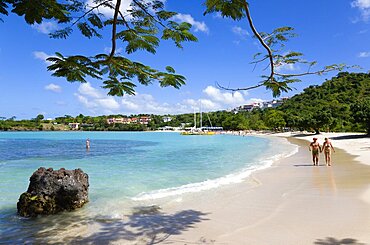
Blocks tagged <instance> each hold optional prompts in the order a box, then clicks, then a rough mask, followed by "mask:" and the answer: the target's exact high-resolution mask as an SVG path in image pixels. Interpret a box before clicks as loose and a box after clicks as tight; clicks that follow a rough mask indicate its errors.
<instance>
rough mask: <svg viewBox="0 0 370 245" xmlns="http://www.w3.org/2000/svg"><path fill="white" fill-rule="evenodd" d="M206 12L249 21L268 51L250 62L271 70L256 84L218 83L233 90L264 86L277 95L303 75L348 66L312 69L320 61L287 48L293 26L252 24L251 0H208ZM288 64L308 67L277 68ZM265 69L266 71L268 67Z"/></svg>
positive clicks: (338, 65)
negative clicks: (295, 70) (264, 28)
mask: <svg viewBox="0 0 370 245" xmlns="http://www.w3.org/2000/svg"><path fill="white" fill-rule="evenodd" d="M205 6H206V11H205V12H204V14H209V13H215V12H216V13H219V14H221V16H222V17H224V18H231V19H233V20H235V21H241V20H243V19H246V20H247V23H248V26H249V29H250V30H251V31H252V33H253V36H254V37H255V38H256V39H257V40H258V42H259V44H260V45H261V46H262V47H263V49H264V50H265V52H258V53H256V54H255V55H254V61H253V62H251V63H252V64H254V66H255V67H256V66H257V65H258V64H262V65H264V67H265V66H266V63H267V68H268V70H269V72H268V73H267V74H263V75H261V81H260V82H258V83H255V85H253V86H248V87H243V88H229V87H224V86H222V85H221V84H219V83H217V85H218V87H220V88H222V89H225V90H231V91H239V90H250V89H255V88H258V87H262V86H264V87H265V88H266V89H267V90H271V92H272V95H273V96H274V97H278V96H280V95H281V94H282V93H283V92H288V91H290V90H292V87H291V84H292V83H296V82H300V81H301V80H300V78H301V77H302V76H306V75H313V74H316V75H322V74H326V73H328V72H330V71H342V70H343V69H346V68H349V66H347V65H345V64H333V65H328V66H325V67H323V68H321V69H318V70H314V71H313V70H312V68H313V67H314V66H315V65H316V64H317V61H307V60H305V59H304V58H303V53H301V52H297V51H287V50H286V49H284V48H285V45H286V43H287V42H288V41H289V40H290V39H291V38H293V37H295V36H296V34H295V33H294V32H293V31H294V28H292V27H289V26H284V27H278V28H276V29H274V30H273V31H271V32H269V33H268V32H261V31H258V30H257V28H256V26H255V24H254V23H253V19H252V14H251V10H250V4H249V1H246V0H206V2H205ZM286 65H299V66H300V67H302V68H303V67H306V68H305V69H306V70H305V71H304V72H302V73H295V74H285V73H281V72H280V71H279V69H278V68H281V67H284V66H286ZM267 68H265V70H266V69H267Z"/></svg>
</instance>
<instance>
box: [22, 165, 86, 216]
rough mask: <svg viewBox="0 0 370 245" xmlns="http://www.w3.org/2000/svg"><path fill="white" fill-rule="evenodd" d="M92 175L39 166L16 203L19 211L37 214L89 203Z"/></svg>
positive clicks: (32, 214) (28, 214) (73, 208)
mask: <svg viewBox="0 0 370 245" xmlns="http://www.w3.org/2000/svg"><path fill="white" fill-rule="evenodd" d="M88 188H89V177H88V175H87V174H86V173H84V172H83V171H82V170H81V169H75V170H65V169H64V168H61V169H59V170H53V169H52V168H49V169H46V168H39V169H38V170H37V171H35V172H34V173H33V174H32V176H31V178H30V184H29V186H28V190H27V192H24V193H23V194H22V195H21V196H20V197H19V201H18V203H17V209H18V214H19V215H20V216H23V217H36V216H37V215H39V214H45V215H47V214H56V213H58V212H61V211H65V210H66V211H72V210H75V209H77V208H80V207H82V206H83V205H84V204H85V203H87V202H88Z"/></svg>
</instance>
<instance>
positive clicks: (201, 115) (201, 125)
mask: <svg viewBox="0 0 370 245" xmlns="http://www.w3.org/2000/svg"><path fill="white" fill-rule="evenodd" d="M202 117H203V113H202V101H200V129H202V127H203V118H202Z"/></svg>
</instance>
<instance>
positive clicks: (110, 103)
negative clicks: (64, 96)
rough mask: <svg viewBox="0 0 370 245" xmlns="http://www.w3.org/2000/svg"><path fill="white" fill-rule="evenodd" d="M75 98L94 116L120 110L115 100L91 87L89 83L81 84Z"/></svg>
mask: <svg viewBox="0 0 370 245" xmlns="http://www.w3.org/2000/svg"><path fill="white" fill-rule="evenodd" d="M75 96H76V98H77V100H78V101H79V102H80V103H81V104H82V105H83V106H84V107H85V108H87V109H88V110H89V111H90V112H92V113H94V114H111V113H114V112H118V111H119V109H120V104H119V103H118V101H117V99H116V98H114V97H110V96H107V95H105V94H104V93H102V92H100V91H99V90H98V89H96V88H94V87H92V86H91V84H90V83H82V84H81V85H80V86H79V88H78V90H77V93H75Z"/></svg>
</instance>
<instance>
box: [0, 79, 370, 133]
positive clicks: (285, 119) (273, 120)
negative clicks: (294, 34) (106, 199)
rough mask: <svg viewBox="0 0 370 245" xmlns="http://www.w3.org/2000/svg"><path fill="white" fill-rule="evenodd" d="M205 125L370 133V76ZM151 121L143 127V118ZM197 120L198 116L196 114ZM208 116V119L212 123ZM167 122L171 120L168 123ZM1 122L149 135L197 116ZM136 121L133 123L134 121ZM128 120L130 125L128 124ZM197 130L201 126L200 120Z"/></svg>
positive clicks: (216, 115) (329, 83)
mask: <svg viewBox="0 0 370 245" xmlns="http://www.w3.org/2000/svg"><path fill="white" fill-rule="evenodd" d="M207 115H208V116H204V117H203V126H219V127H223V128H224V129H225V130H273V131H283V130H310V131H315V132H316V133H318V132H320V131H335V132H367V133H370V74H369V73H347V72H342V73H339V74H338V75H337V76H335V77H333V78H332V79H330V80H326V81H325V82H324V83H323V84H322V85H315V86H309V87H308V88H306V89H304V91H303V92H302V93H300V94H297V95H295V96H293V97H292V98H290V99H288V100H287V101H285V102H284V103H283V104H282V105H281V106H278V107H277V108H267V109H264V110H262V109H254V110H251V111H238V112H236V111H216V112H208V113H207ZM148 116H150V120H148V121H147V122H145V123H140V118H147V117H148ZM197 116H198V117H199V113H198V115H197ZM208 117H209V120H208ZM109 118H126V119H130V120H126V121H125V122H126V123H108V121H107V119H109ZM164 118H167V119H170V120H164ZM15 119H16V118H15V117H11V118H8V119H6V118H3V119H2V120H0V130H71V128H70V127H69V125H70V124H71V123H79V125H80V126H79V128H78V130H86V131H87V130H96V131H146V130H157V129H159V128H162V127H165V126H170V127H181V126H182V127H193V126H194V122H193V121H194V114H193V113H188V114H180V115H165V116H163V115H130V116H127V115H105V116H96V117H93V116H84V115H82V114H80V115H78V116H76V117H72V116H70V115H65V116H62V117H57V118H55V120H52V121H50V120H44V116H43V115H37V116H36V117H35V118H33V119H31V120H15ZM131 119H132V120H131ZM128 121H129V122H130V123H128ZM196 126H197V127H200V125H199V120H198V124H197V125H196Z"/></svg>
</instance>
